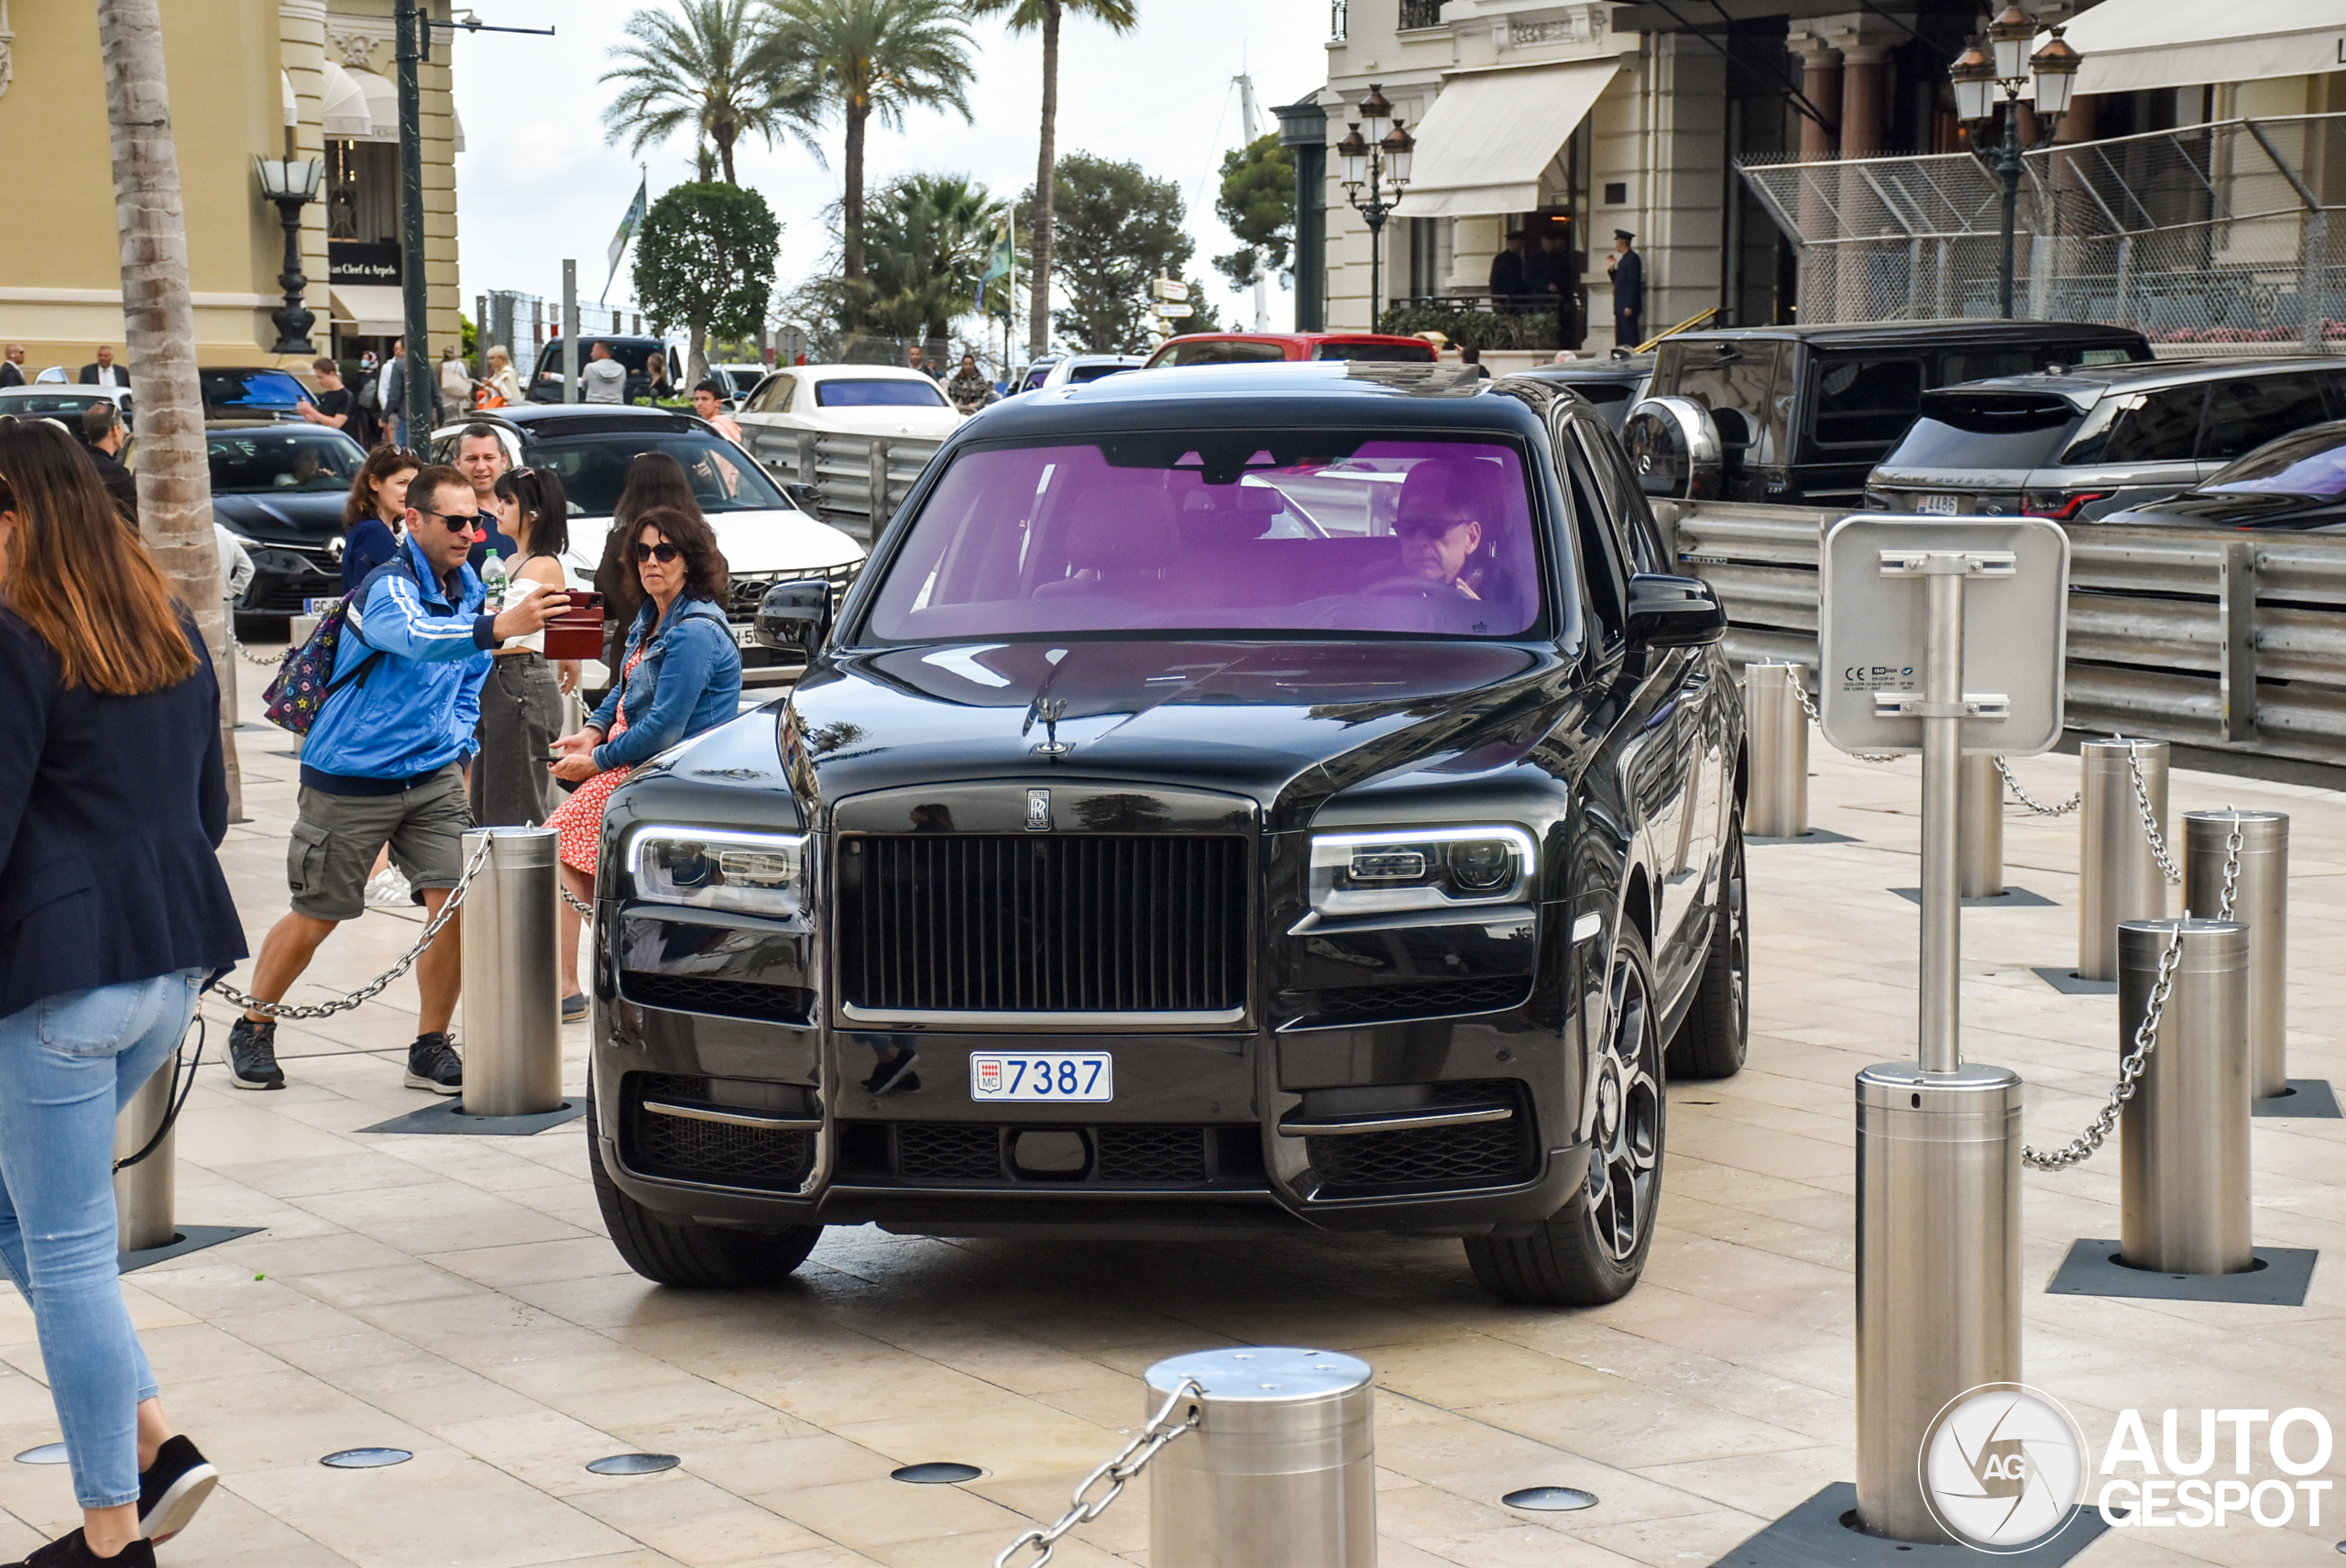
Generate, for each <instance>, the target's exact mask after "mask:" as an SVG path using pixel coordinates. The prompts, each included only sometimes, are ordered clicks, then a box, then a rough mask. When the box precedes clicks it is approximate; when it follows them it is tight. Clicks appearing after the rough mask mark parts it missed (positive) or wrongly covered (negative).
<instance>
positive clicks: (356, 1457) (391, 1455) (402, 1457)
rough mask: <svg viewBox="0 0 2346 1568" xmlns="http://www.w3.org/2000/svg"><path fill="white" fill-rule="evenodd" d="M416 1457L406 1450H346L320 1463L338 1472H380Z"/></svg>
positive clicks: (326, 1457)
mask: <svg viewBox="0 0 2346 1568" xmlns="http://www.w3.org/2000/svg"><path fill="white" fill-rule="evenodd" d="M414 1457H415V1455H414V1454H412V1453H409V1452H408V1451H407V1450H406V1449H404V1448H345V1449H344V1450H342V1451H341V1452H340V1453H329V1454H327V1455H326V1456H325V1457H324V1458H323V1459H321V1460H319V1461H318V1463H319V1464H324V1465H330V1466H332V1467H333V1468H334V1469H336V1470H380V1469H381V1468H382V1467H383V1466H384V1465H386V1464H406V1463H407V1462H408V1461H409V1460H411V1459H413V1458H414Z"/></svg>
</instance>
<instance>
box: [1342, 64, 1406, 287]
mask: <svg viewBox="0 0 2346 1568" xmlns="http://www.w3.org/2000/svg"><path fill="white" fill-rule="evenodd" d="M1388 122H1389V128H1388ZM1364 126H1365V127H1366V131H1367V134H1366V135H1365V136H1364V135H1363V134H1362V130H1363V127H1364ZM1417 150H1418V143H1417V138H1416V137H1412V136H1411V135H1410V134H1409V130H1408V128H1407V127H1406V126H1403V125H1402V123H1401V122H1400V121H1399V120H1398V119H1395V118H1394V117H1393V105H1392V104H1389V103H1387V102H1386V99H1385V93H1384V92H1383V91H1382V90H1381V89H1379V88H1378V86H1377V85H1376V83H1375V82H1370V83H1369V87H1368V96H1367V97H1365V98H1363V99H1362V100H1361V101H1360V118H1359V119H1358V120H1354V121H1352V122H1351V123H1350V124H1349V126H1348V127H1347V129H1346V132H1345V135H1344V139H1343V140H1342V141H1340V142H1338V143H1337V144H1336V156H1337V157H1338V158H1341V159H1343V164H1344V200H1345V201H1346V202H1348V203H1351V204H1352V208H1353V210H1354V212H1356V213H1358V214H1360V215H1361V216H1362V217H1363V218H1364V219H1365V220H1366V221H1367V223H1368V330H1369V331H1371V332H1375V331H1376V297H1377V295H1378V293H1379V292H1380V287H1381V284H1382V282H1383V279H1382V276H1381V273H1382V269H1383V266H1384V260H1385V255H1384V250H1385V247H1384V233H1385V220H1386V219H1387V217H1390V216H1391V215H1392V213H1393V209H1394V208H1396V207H1398V206H1399V205H1400V204H1401V197H1402V195H1403V194H1404V193H1405V189H1406V187H1407V186H1408V185H1409V165H1410V162H1411V160H1412V159H1413V158H1414V157H1415V155H1416V153H1417Z"/></svg>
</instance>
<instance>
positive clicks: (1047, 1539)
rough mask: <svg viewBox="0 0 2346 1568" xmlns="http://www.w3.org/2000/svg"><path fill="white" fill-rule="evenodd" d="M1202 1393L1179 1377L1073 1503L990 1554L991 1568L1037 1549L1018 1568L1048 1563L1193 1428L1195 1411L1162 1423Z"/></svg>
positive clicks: (1040, 1567)
mask: <svg viewBox="0 0 2346 1568" xmlns="http://www.w3.org/2000/svg"><path fill="white" fill-rule="evenodd" d="M1204 1392H1205V1389H1204V1388H1203V1387H1200V1385H1199V1383H1198V1380H1197V1379H1196V1378H1194V1377H1184V1378H1182V1379H1181V1381H1180V1382H1179V1383H1178V1384H1176V1385H1175V1386H1174V1388H1173V1392H1171V1393H1170V1394H1168V1395H1167V1396H1166V1397H1165V1403H1163V1404H1162V1405H1159V1406H1158V1407H1157V1414H1155V1415H1153V1416H1151V1417H1149V1418H1148V1424H1147V1425H1146V1426H1145V1427H1143V1428H1141V1429H1140V1432H1139V1434H1138V1435H1137V1436H1135V1438H1134V1439H1133V1440H1132V1442H1128V1443H1126V1444H1124V1452H1123V1453H1119V1454H1117V1455H1116V1456H1115V1457H1114V1458H1113V1459H1111V1460H1109V1461H1108V1462H1107V1463H1106V1464H1102V1466H1100V1468H1099V1469H1097V1470H1094V1471H1093V1472H1092V1473H1091V1475H1086V1476H1085V1477H1084V1478H1083V1479H1082V1481H1081V1482H1080V1483H1079V1484H1078V1485H1077V1486H1076V1488H1075V1500H1074V1502H1073V1504H1072V1505H1071V1506H1070V1507H1069V1508H1068V1510H1067V1512H1065V1513H1063V1514H1061V1515H1060V1516H1059V1517H1058V1519H1056V1520H1054V1521H1053V1522H1051V1523H1050V1524H1047V1525H1036V1526H1034V1527H1033V1528H1032V1529H1029V1530H1022V1531H1021V1532H1020V1533H1019V1535H1018V1539H1016V1540H1015V1541H1012V1542H1011V1543H1010V1544H1009V1545H1008V1546H1005V1547H1003V1549H1002V1551H1001V1552H998V1553H996V1554H995V1556H994V1560H993V1568H1011V1564H1012V1561H1013V1560H1014V1558H1016V1557H1017V1555H1018V1553H1019V1552H1020V1551H1022V1550H1024V1549H1027V1548H1039V1549H1040V1552H1041V1555H1039V1556H1037V1557H1035V1558H1032V1559H1030V1560H1028V1561H1027V1562H1025V1563H1021V1564H1019V1568H1043V1564H1045V1563H1048V1562H1049V1561H1050V1560H1051V1555H1052V1553H1053V1552H1057V1551H1058V1542H1059V1538H1060V1537H1061V1536H1063V1535H1065V1534H1067V1532H1068V1531H1069V1530H1073V1529H1074V1528H1075V1527H1076V1526H1078V1525H1080V1524H1090V1523H1091V1521H1092V1520H1094V1519H1098V1518H1099V1517H1100V1516H1101V1515H1102V1514H1104V1513H1106V1512H1107V1511H1108V1505H1109V1504H1110V1503H1113V1502H1114V1501H1115V1500H1116V1498H1117V1497H1120V1496H1121V1495H1123V1492H1124V1483H1125V1482H1127V1481H1130V1480H1131V1479H1132V1478H1133V1477H1134V1476H1135V1475H1139V1474H1140V1473H1141V1472H1142V1471H1143V1470H1145V1469H1146V1468H1147V1467H1148V1462H1149V1461H1150V1460H1152V1459H1154V1458H1156V1457H1157V1454H1158V1453H1159V1452H1161V1451H1162V1450H1163V1449H1164V1447H1165V1445H1166V1444H1167V1443H1168V1442H1172V1441H1173V1440H1174V1439H1175V1438H1177V1437H1179V1436H1180V1435H1181V1434H1182V1433H1183V1432H1185V1431H1189V1429H1190V1428H1192V1427H1194V1426H1196V1425H1197V1424H1198V1412H1197V1411H1195V1410H1191V1411H1190V1412H1189V1420H1185V1421H1181V1422H1179V1423H1178V1424H1175V1425H1171V1426H1168V1425H1167V1424H1166V1423H1167V1422H1168V1420H1171V1419H1172V1415H1173V1408H1174V1407H1175V1406H1176V1405H1178V1404H1179V1403H1181V1401H1182V1400H1184V1399H1187V1398H1190V1397H1192V1396H1194V1395H1198V1394H1202V1393H1204ZM1102 1479H1104V1480H1106V1481H1107V1483H1108V1489H1107V1490H1106V1491H1105V1492H1103V1493H1102V1494H1101V1495H1100V1496H1099V1497H1091V1498H1089V1500H1087V1498H1086V1494H1087V1493H1089V1492H1090V1491H1091V1488H1092V1487H1093V1486H1098V1485H1099V1484H1100V1482H1101V1481H1102Z"/></svg>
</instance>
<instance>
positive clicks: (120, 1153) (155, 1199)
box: [114, 1061, 180, 1252]
mask: <svg viewBox="0 0 2346 1568" xmlns="http://www.w3.org/2000/svg"><path fill="white" fill-rule="evenodd" d="M170 1104H171V1064H170V1062H168V1061H167V1062H165V1063H164V1064H163V1065H162V1066H161V1067H159V1068H158V1069H156V1071H155V1076H154V1077H152V1078H150V1079H148V1080H147V1081H146V1083H145V1084H143V1085H141V1086H140V1088H139V1091H138V1092H137V1093H136V1094H134V1095H132V1096H131V1097H130V1103H128V1104H127V1105H125V1106H124V1107H123V1108H122V1113H121V1114H120V1115H118V1116H116V1117H115V1121H114V1157H115V1158H116V1159H128V1158H129V1157H131V1156H132V1155H135V1154H137V1152H138V1151H139V1150H140V1149H142V1148H145V1147H146V1146H147V1140H148V1138H151V1137H153V1136H154V1135H155V1129H156V1128H157V1127H159V1126H161V1125H162V1124H163V1115H164V1113H165V1112H167V1111H169V1110H170ZM179 1138H180V1133H179V1129H178V1128H177V1127H174V1128H172V1129H171V1130H170V1132H169V1133H167V1134H165V1135H163V1141H162V1142H161V1143H159V1144H158V1145H156V1146H155V1152H154V1153H153V1154H150V1155H148V1157H146V1158H145V1159H142V1160H140V1161H139V1162H138V1163H137V1165H134V1166H132V1167H131V1168H129V1169H128V1170H118V1171H116V1172H115V1176H114V1206H115V1221H116V1231H117V1238H116V1241H115V1245H116V1246H117V1247H119V1248H120V1249H121V1250H122V1251H124V1252H145V1251H146V1250H147V1249H148V1248H149V1247H159V1246H169V1245H170V1244H171V1243H172V1242H173V1241H174V1240H176V1239H177V1238H178V1236H179V1230H178V1219H177V1213H176V1211H177V1209H178V1207H179V1176H178V1170H177V1164H176V1162H177V1158H178V1151H177V1145H178V1143H179Z"/></svg>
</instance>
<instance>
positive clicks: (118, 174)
mask: <svg viewBox="0 0 2346 1568" xmlns="http://www.w3.org/2000/svg"><path fill="white" fill-rule="evenodd" d="M98 54H99V57H100V59H101V60H102V61H103V62H104V70H105V79H106V120H107V122H108V124H109V126H111V127H112V129H113V133H114V137H113V140H114V196H115V214H116V215H117V217H118V219H119V221H120V223H121V225H122V334H123V346H124V347H125V348H126V349H127V350H128V351H129V354H128V357H129V360H130V363H131V364H132V365H134V366H136V367H137V370H138V524H139V530H140V532H141V533H143V534H144V535H145V538H146V541H147V548H148V550H149V551H151V552H152V553H153V554H154V557H155V564H156V565H158V566H159V567H161V568H162V572H163V576H164V577H165V578H166V579H167V580H169V581H170V584H171V586H172V587H173V588H174V589H176V590H177V592H178V594H179V598H180V602H181V604H183V605H185V606H187V608H188V610H189V613H191V614H192V615H193V616H194V618H195V624H196V630H199V631H201V632H202V633H203V641H204V646H205V648H206V649H207V650H208V651H209V652H211V655H212V668H213V670H214V673H215V674H218V675H219V676H220V682H221V685H223V686H224V687H225V688H227V689H230V690H233V689H234V687H233V685H231V683H233V682H234V681H235V680H236V665H235V664H234V663H232V662H231V661H230V660H229V657H228V627H227V621H226V618H225V616H224V615H223V614H222V613H221V599H220V548H219V545H218V543H216V542H215V541H214V537H213V533H212V469H211V466H210V465H209V464H208V463H207V462H206V461H205V458H204V452H203V393H202V391H201V389H199V387H198V385H197V382H196V376H195V298H194V296H193V295H192V294H191V293H190V292H189V291H188V254H187V211H186V208H185V206H184V205H183V204H182V203H181V195H180V158H179V147H178V144H177V143H176V142H175V141H174V140H173V139H172V137H171V94H170V84H169V82H168V81H167V80H166V78H165V75H164V71H163V16H162V10H161V6H160V5H159V3H158V0H98ZM230 713H231V705H230V704H228V703H226V702H223V703H222V704H221V705H220V730H221V734H220V739H221V751H222V754H223V756H224V758H225V762H226V764H227V770H228V816H229V817H230V819H231V820H234V821H241V820H243V818H244V815H245V806H244V798H245V797H244V781H243V775H242V773H240V771H239V770H238V768H237V766H236V740H235V739H234V737H233V736H231V735H230V734H229V733H228V731H229V729H230V726H231V722H232V720H231V718H230Z"/></svg>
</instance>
